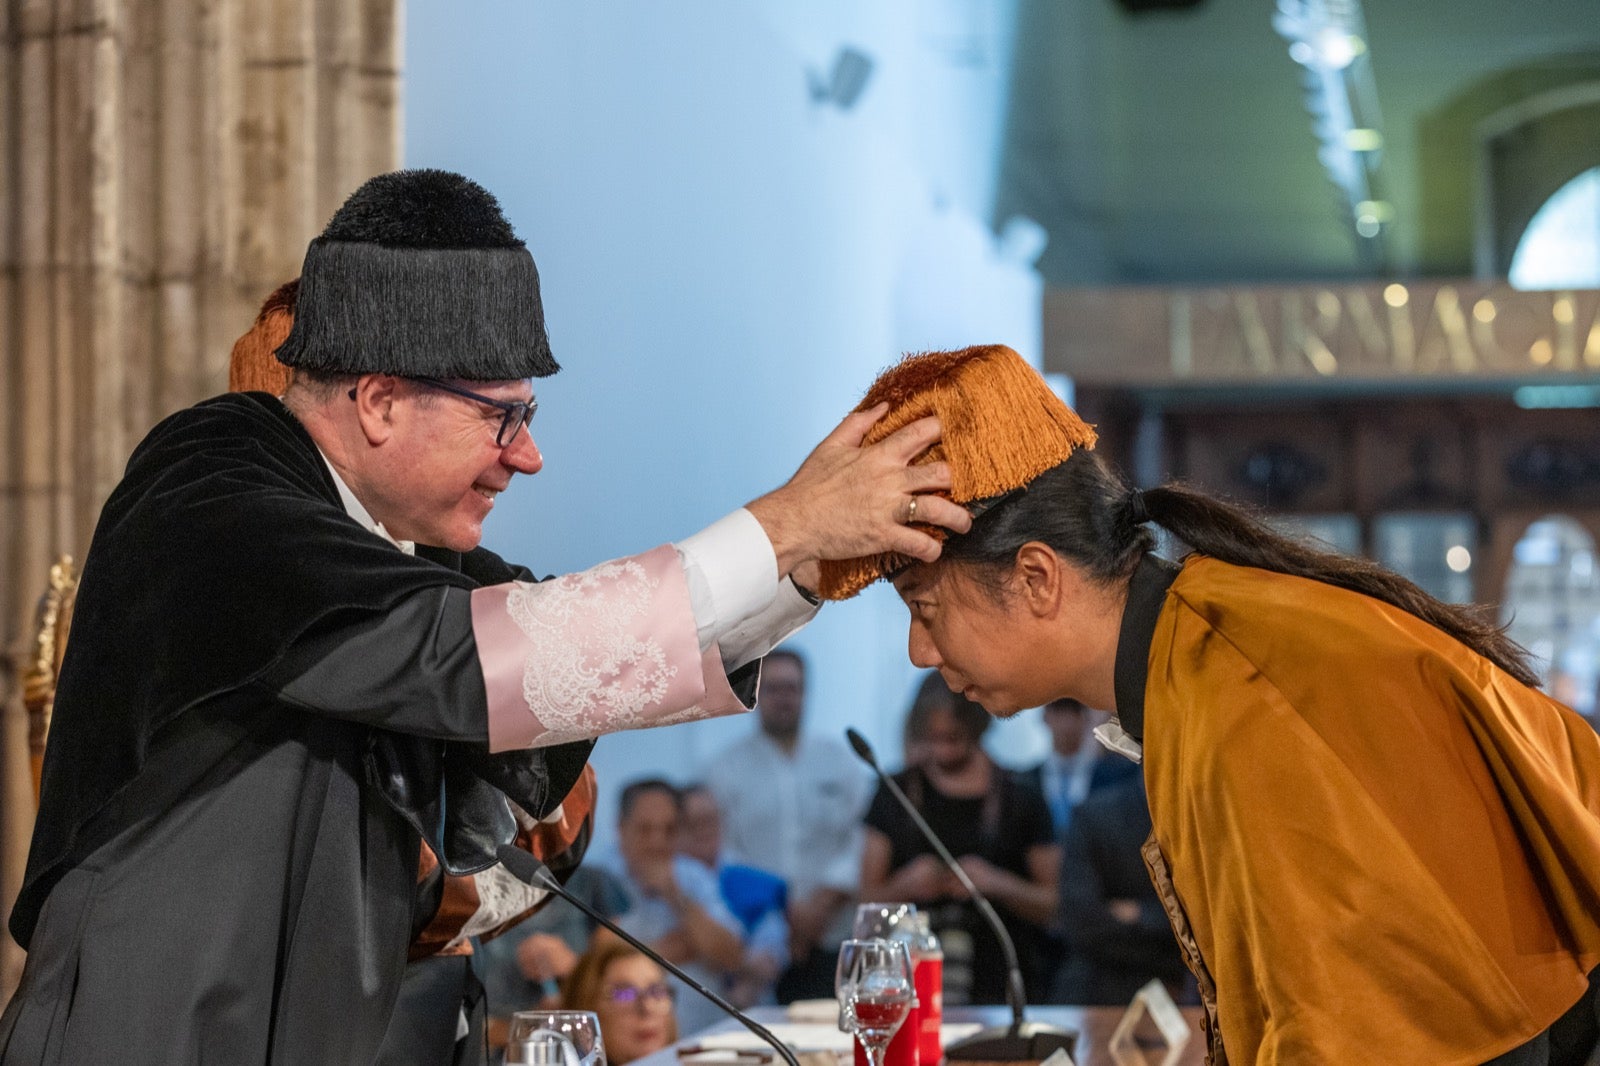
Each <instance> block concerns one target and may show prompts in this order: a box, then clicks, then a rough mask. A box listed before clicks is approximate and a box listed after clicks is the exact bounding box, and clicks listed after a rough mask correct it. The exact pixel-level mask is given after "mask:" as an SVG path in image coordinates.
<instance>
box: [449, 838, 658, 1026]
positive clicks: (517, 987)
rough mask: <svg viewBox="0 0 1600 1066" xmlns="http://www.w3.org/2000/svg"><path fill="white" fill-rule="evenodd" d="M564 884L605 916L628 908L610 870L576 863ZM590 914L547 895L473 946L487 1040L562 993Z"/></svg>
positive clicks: (586, 937) (590, 927)
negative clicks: (486, 1014)
mask: <svg viewBox="0 0 1600 1066" xmlns="http://www.w3.org/2000/svg"><path fill="white" fill-rule="evenodd" d="M566 889H567V891H568V892H571V893H573V894H574V895H576V896H577V897H578V898H579V899H581V900H583V901H584V902H585V903H587V904H589V905H590V906H591V907H593V908H594V909H595V910H597V911H599V912H600V913H601V914H603V915H605V916H606V917H607V918H611V919H613V920H614V919H616V918H618V917H619V916H620V915H622V914H623V913H624V912H626V911H627V909H628V906H629V903H630V901H629V899H628V893H627V890H626V889H625V888H624V887H623V885H622V882H621V881H620V880H619V879H618V878H617V876H616V875H615V874H613V873H610V872H608V871H607V870H605V869H603V868H602V867H600V866H597V865H593V864H589V865H585V866H580V867H578V869H577V870H575V871H573V874H572V876H571V877H570V878H569V879H568V880H567V884H566ZM596 928H597V925H596V923H595V921H594V919H592V918H590V917H589V916H588V915H587V914H584V913H583V912H582V911H580V910H579V909H578V908H576V907H574V906H573V905H572V904H570V903H568V902H566V901H565V900H562V899H552V900H550V902H548V903H547V904H545V906H544V909H542V910H540V911H538V912H537V913H535V914H534V915H533V917H531V918H527V919H525V920H524V921H523V922H522V923H521V924H519V925H516V926H513V927H512V928H511V929H510V930H509V931H508V932H506V933H504V934H503V935H501V936H499V937H497V938H495V939H494V940H488V941H484V942H483V943H482V944H480V945H479V946H478V956H477V957H478V967H479V975H480V977H481V979H482V981H483V987H484V991H485V994H486V995H487V997H488V1001H489V1042H490V1043H491V1044H492V1045H494V1046H496V1047H499V1046H501V1045H503V1044H504V1043H505V1034H506V1026H507V1025H508V1023H509V1022H510V1020H511V1015H512V1014H514V1013H516V1012H517V1011H519V1010H538V1009H549V1008H551V1007H554V1006H557V1005H558V1003H559V1001H560V998H561V990H560V982H562V981H564V980H566V979H567V977H568V975H570V974H571V973H572V969H573V967H574V966H576V965H577V962H578V956H580V955H582V954H583V953H584V952H585V951H587V950H588V949H589V944H590V941H591V940H592V939H593V936H594V931H595V929H596Z"/></svg>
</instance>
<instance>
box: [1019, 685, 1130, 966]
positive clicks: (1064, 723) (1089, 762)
mask: <svg viewBox="0 0 1600 1066" xmlns="http://www.w3.org/2000/svg"><path fill="white" fill-rule="evenodd" d="M1109 718H1110V715H1108V714H1107V713H1106V712H1104V711H1097V710H1094V709H1092V708H1090V707H1086V706H1084V705H1083V704H1082V703H1079V702H1078V701H1077V700H1075V699H1071V698H1070V697H1067V698H1062V699H1058V700H1052V701H1051V702H1049V703H1047V704H1045V705H1044V724H1045V728H1047V729H1049V730H1050V754H1049V755H1047V756H1045V760H1044V762H1042V763H1040V764H1039V765H1038V766H1035V767H1033V768H1032V769H1030V770H1024V771H1023V772H1022V775H1021V777H1022V780H1023V781H1025V782H1026V783H1027V784H1028V785H1029V786H1031V787H1033V788H1036V789H1038V790H1039V793H1040V795H1042V796H1043V797H1044V801H1045V804H1046V806H1048V807H1049V808H1050V822H1051V824H1052V825H1053V826H1054V828H1055V837H1056V842H1057V843H1060V842H1061V840H1062V839H1063V838H1064V837H1065V835H1066V832H1067V826H1068V825H1069V824H1070V823H1071V821H1072V812H1073V811H1074V810H1076V809H1077V806H1078V804H1080V803H1082V802H1083V800H1084V797H1086V796H1088V795H1089V794H1090V793H1092V792H1095V791H1097V790H1098V789H1102V788H1105V787H1107V786H1109V785H1114V784H1116V783H1118V782H1119V781H1126V780H1127V779H1128V778H1129V777H1137V776H1139V765H1138V764H1137V763H1135V762H1134V761H1133V760H1131V759H1127V758H1124V757H1123V756H1121V755H1117V754H1115V753H1114V752H1112V751H1110V750H1109V749H1108V748H1107V747H1106V746H1105V745H1104V744H1102V743H1100V742H1099V741H1098V740H1096V739H1095V738H1094V729H1095V727H1096V726H1098V725H1099V724H1101V723H1102V722H1104V721H1106V720H1107V719H1109ZM1039 956H1040V962H1041V964H1042V966H1043V972H1044V973H1045V974H1046V975H1053V974H1058V973H1060V972H1061V970H1062V968H1063V967H1064V966H1065V965H1066V962H1067V944H1066V941H1065V940H1064V939H1062V937H1061V933H1060V930H1059V929H1051V931H1050V933H1049V935H1048V936H1046V938H1045V939H1044V941H1043V942H1042V943H1041V944H1040V945H1039ZM1046 987H1049V981H1047V982H1046Z"/></svg>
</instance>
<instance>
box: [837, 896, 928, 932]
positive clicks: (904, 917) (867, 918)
mask: <svg viewBox="0 0 1600 1066" xmlns="http://www.w3.org/2000/svg"><path fill="white" fill-rule="evenodd" d="M916 913H917V905H916V904H915V903H862V904H858V905H857V907H856V920H855V924H854V925H852V926H851V927H850V935H851V936H853V937H855V938H856V939H858V940H866V939H868V938H869V937H883V938H884V939H889V938H891V937H893V936H894V935H895V934H896V932H898V933H899V934H900V935H901V936H905V935H907V933H908V932H909V930H910V925H909V922H908V919H909V918H910V917H911V916H912V915H914V914H916ZM902 923H907V924H906V925H905V926H904V928H902Z"/></svg>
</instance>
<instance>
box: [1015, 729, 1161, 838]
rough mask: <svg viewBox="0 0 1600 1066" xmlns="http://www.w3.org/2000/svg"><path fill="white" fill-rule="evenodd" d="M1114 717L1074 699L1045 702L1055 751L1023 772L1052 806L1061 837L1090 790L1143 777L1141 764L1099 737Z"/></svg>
mask: <svg viewBox="0 0 1600 1066" xmlns="http://www.w3.org/2000/svg"><path fill="white" fill-rule="evenodd" d="M1109 717H1110V715H1108V714H1107V713H1106V712H1105V711H1097V710H1094V709H1092V708H1089V707H1086V706H1084V705H1083V704H1081V703H1079V702H1078V701H1077V700H1075V699H1071V698H1063V699H1059V700H1052V701H1051V702H1049V703H1047V704H1045V705H1044V724H1045V727H1046V728H1048V729H1049V730H1050V754H1049V755H1047V756H1045V760H1044V762H1042V763H1040V764H1039V765H1038V766H1035V767H1033V768H1032V769H1030V770H1025V771H1023V772H1022V774H1021V778H1022V780H1023V781H1024V782H1026V783H1027V784H1029V785H1032V786H1034V787H1035V788H1037V789H1038V790H1039V792H1040V794H1042V795H1043V796H1044V801H1045V804H1046V805H1047V806H1048V807H1049V808H1050V823H1051V825H1053V826H1054V827H1055V833H1056V839H1057V840H1058V841H1059V840H1060V839H1062V837H1063V836H1064V835H1065V833H1066V831H1067V824H1068V823H1069V822H1070V821H1071V820H1072V812H1073V810H1074V809H1076V808H1077V806H1078V804H1080V803H1082V802H1083V800H1084V797H1086V796H1088V795H1089V793H1091V792H1094V791H1097V790H1099V789H1102V788H1105V787H1106V786H1108V785H1114V784H1117V783H1118V782H1121V781H1125V780H1127V779H1128V778H1130V777H1137V776H1138V775H1139V764H1138V763H1135V762H1133V761H1132V760H1131V759H1125V758H1123V757H1122V756H1120V755H1116V754H1114V753H1113V752H1111V751H1110V750H1108V749H1107V748H1106V746H1105V745H1104V744H1102V743H1100V742H1099V741H1098V740H1096V739H1095V738H1094V728H1095V726H1097V725H1100V724H1101V723H1102V722H1104V721H1106V720H1107V719H1108V718H1109Z"/></svg>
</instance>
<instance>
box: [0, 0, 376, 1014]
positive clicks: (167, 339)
mask: <svg viewBox="0 0 1600 1066" xmlns="http://www.w3.org/2000/svg"><path fill="white" fill-rule="evenodd" d="M400 17H401V6H400V0H0V499H3V501H4V514H3V516H0V518H3V520H0V650H3V651H4V652H5V654H4V655H0V698H3V701H4V702H3V706H4V719H3V729H0V769H3V771H4V772H3V774H0V789H3V792H0V812H3V815H0V913H9V910H10V903H11V900H12V899H13V898H14V896H15V894H16V890H17V887H18V885H19V884H20V880H21V875H22V862H23V859H24V857H25V856H26V852H27V843H28V835H29V833H30V831H31V825H32V811H33V796H32V788H31V784H30V782H29V779H28V772H27V758H26V757H27V751H26V745H27V726H26V722H25V720H24V715H23V712H22V709H21V705H20V702H19V699H18V692H17V675H18V670H19V666H20V662H21V657H22V656H24V655H25V654H26V653H27V651H28V644H29V637H30V634H29V632H28V630H29V629H30V625H29V618H30V616H31V614H32V608H33V603H34V601H35V599H36V598H37V597H38V595H39V594H40V593H41V592H42V591H43V590H44V587H45V582H46V580H47V575H48V572H49V566H50V563H51V561H52V560H53V559H54V558H55V557H56V556H57V555H59V554H61V553H71V554H73V555H75V556H77V557H79V558H80V559H81V557H82V555H83V552H84V550H85V548H86V547H87V546H88V542H89V537H90V534H91V532H92V530H93V528H94V522H95V518H96V515H97V514H98V512H99V508H100V506H101V504H102V503H103V501H104V500H105V497H106V495H107V494H108V493H109V492H110V490H111V488H112V486H113V485H115V483H116V481H117V479H118V477H119V475H120V473H121V470H122V466H123V463H124V462H125V461H126V459H127V456H128V452H129V451H130V449H131V448H132V447H133V445H134V444H135V443H136V442H137V441H138V440H139V438H140V437H142V436H143V435H144V433H145V432H146V431H147V430H148V429H149V428H150V427H151V426H152V425H154V424H155V423H156V422H157V421H158V420H159V419H161V418H162V417H163V416H165V415H167V414H169V413H171V412H172V411H174V410H177V409H179V408H181V407H183V406H186V405H188V404H190V403H193V402H194V401H196V400H198V399H201V398H203V397H205V396H208V395H211V394H213V393H216V392H220V391H221V390H222V389H223V388H224V387H225V385H226V382H227V361H228V353H229V348H230V346H231V344H232V342H233V339H234V338H235V337H236V336H237V335H238V334H240V333H241V332H243V331H244V329H245V328H246V327H247V326H248V325H249V323H250V321H251V319H252V317H253V315H254V312H255V308H256V306H257V305H258V304H259V302H260V300H261V299H262V298H263V297H264V296H265V295H266V294H267V293H268V292H269V291H270V290H271V289H273V288H274V287H275V286H277V285H279V284H280V283H282V282H283V281H285V280H287V279H289V278H291V277H293V276H295V275H296V274H297V273H298V272H299V267H300V258H301V256H302V255H303V254H304V250H305V245H306V242H307V240H309V239H310V238H311V237H312V236H314V235H315V233H316V232H317V231H318V230H319V229H320V228H321V227H322V225H323V224H324V223H325V222H326V221H327V218H328V216H329V215H330V214H331V213H332V212H333V210H334V209H335V208H336V207H337V206H338V204H339V202H340V201H341V200H343V199H344V197H345V196H346V195H348V194H349V192H350V191H351V190H352V189H354V188H355V187H356V186H357V185H358V184H360V182H361V181H363V180H364V179H366V178H367V177H369V176H371V175H373V174H376V173H381V172H383V171H386V170H391V169H393V168H394V167H395V166H397V165H398V162H399V158H400V145H399V117H400V99H399V92H400V71H399V56H400ZM20 969H21V953H20V951H19V950H17V949H16V946H15V945H14V944H13V943H12V942H11V940H10V937H9V936H6V935H0V1002H4V1000H5V999H6V998H8V997H9V995H10V992H11V990H12V989H13V988H14V987H15V982H16V978H17V976H18V974H19V973H20Z"/></svg>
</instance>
